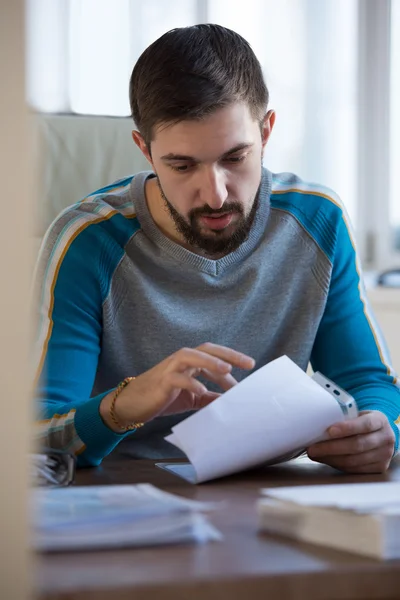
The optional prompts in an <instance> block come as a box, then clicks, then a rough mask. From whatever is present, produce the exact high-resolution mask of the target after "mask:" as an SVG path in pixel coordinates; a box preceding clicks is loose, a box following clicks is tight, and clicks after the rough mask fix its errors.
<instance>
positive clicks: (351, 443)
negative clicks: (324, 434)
mask: <svg viewBox="0 0 400 600" xmlns="http://www.w3.org/2000/svg"><path fill="white" fill-rule="evenodd" d="M328 435H329V438H330V439H329V440H326V441H324V442H318V443H317V444H314V445H313V446H310V447H309V448H308V449H307V453H308V456H309V458H311V460H315V461H316V462H320V463H325V464H327V465H330V466H331V467H334V468H335V469H340V470H341V471H347V472H348V473H384V472H385V471H386V470H387V469H388V467H389V465H390V461H391V459H392V456H393V452H394V445H395V435H394V432H393V429H392V428H391V426H390V424H389V421H388V419H387V417H386V416H385V415H384V414H383V413H381V412H380V411H378V410H371V411H363V412H360V414H359V416H358V417H356V418H355V419H351V420H350V421H343V422H342V423H336V424H335V425H332V427H330V428H329V429H328Z"/></svg>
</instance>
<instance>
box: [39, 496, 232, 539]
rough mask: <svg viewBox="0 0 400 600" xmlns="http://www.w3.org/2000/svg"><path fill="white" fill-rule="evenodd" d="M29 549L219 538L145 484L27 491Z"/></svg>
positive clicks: (173, 499)
mask: <svg viewBox="0 0 400 600" xmlns="http://www.w3.org/2000/svg"><path fill="white" fill-rule="evenodd" d="M32 501H33V532H32V534H33V539H32V541H33V546H34V547H35V548H36V549H39V550H45V551H50V550H77V549H97V548H115V547H123V546H146V545H158V544H170V543H177V542H205V541H209V540H218V539H220V538H221V536H220V534H219V532H218V531H217V530H216V529H215V528H214V527H213V526H212V525H211V524H210V523H209V521H208V520H207V518H206V516H205V514H204V513H205V512H206V511H210V510H212V509H213V508H216V507H217V505H216V504H215V503H205V502H196V501H193V500H187V499H186V498H181V497H179V496H175V495H173V494H169V493H167V492H163V491H161V490H159V489H158V488H156V487H154V486H153V485H150V484H139V485H110V486H80V487H68V488H53V489H36V490H33V497H32Z"/></svg>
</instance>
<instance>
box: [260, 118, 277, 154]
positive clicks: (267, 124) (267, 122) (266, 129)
mask: <svg viewBox="0 0 400 600" xmlns="http://www.w3.org/2000/svg"><path fill="white" fill-rule="evenodd" d="M274 125H275V111H274V110H269V111H268V112H267V114H266V115H265V117H264V120H263V123H262V126H261V137H262V147H263V149H264V148H265V146H266V144H267V142H268V140H269V136H270V135H271V132H272V130H273V128H274Z"/></svg>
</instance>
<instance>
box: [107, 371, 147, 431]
mask: <svg viewBox="0 0 400 600" xmlns="http://www.w3.org/2000/svg"><path fill="white" fill-rule="evenodd" d="M134 379H135V377H125V379H124V380H123V381H121V383H120V384H119V385H118V386H117V388H116V390H115V393H114V397H113V399H112V401H111V406H110V418H111V421H112V422H113V423H114V425H116V426H117V427H118V429H121V430H122V431H132V430H133V429H138V428H139V427H143V425H144V423H130V424H129V425H126V426H124V425H121V423H120V422H119V421H118V419H117V417H116V416H115V402H116V400H117V398H118V396H119V395H120V393H121V392H122V390H123V389H124V388H125V387H126V386H127V385H128V383H129V382H130V381H133V380H134Z"/></svg>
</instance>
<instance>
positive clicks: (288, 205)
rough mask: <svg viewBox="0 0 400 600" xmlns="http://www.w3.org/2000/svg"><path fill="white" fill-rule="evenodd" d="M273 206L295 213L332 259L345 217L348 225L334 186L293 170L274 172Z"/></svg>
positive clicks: (283, 212)
mask: <svg viewBox="0 0 400 600" xmlns="http://www.w3.org/2000/svg"><path fill="white" fill-rule="evenodd" d="M271 208H272V210H275V211H277V212H278V213H280V214H282V215H286V217H292V218H293V219H294V220H295V221H296V222H297V223H298V225H300V227H301V228H302V230H303V231H304V232H305V233H306V235H308V236H311V238H312V239H313V240H314V241H315V242H316V243H317V244H318V246H319V247H320V248H321V249H322V250H323V251H324V252H325V254H326V255H327V256H328V257H329V258H330V259H332V258H333V254H334V248H335V240H336V237H337V232H338V229H339V226H340V223H341V222H342V220H343V219H344V220H345V222H346V225H349V223H348V219H347V215H346V212H345V209H344V207H343V204H342V202H341V200H340V198H339V196H338V195H337V194H336V193H335V192H334V191H333V190H331V189H330V188H328V187H325V186H322V185H318V184H315V183H309V182H306V181H304V180H302V179H301V178H300V177H298V176H297V175H294V174H292V173H278V174H273V175H272V184H271Z"/></svg>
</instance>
